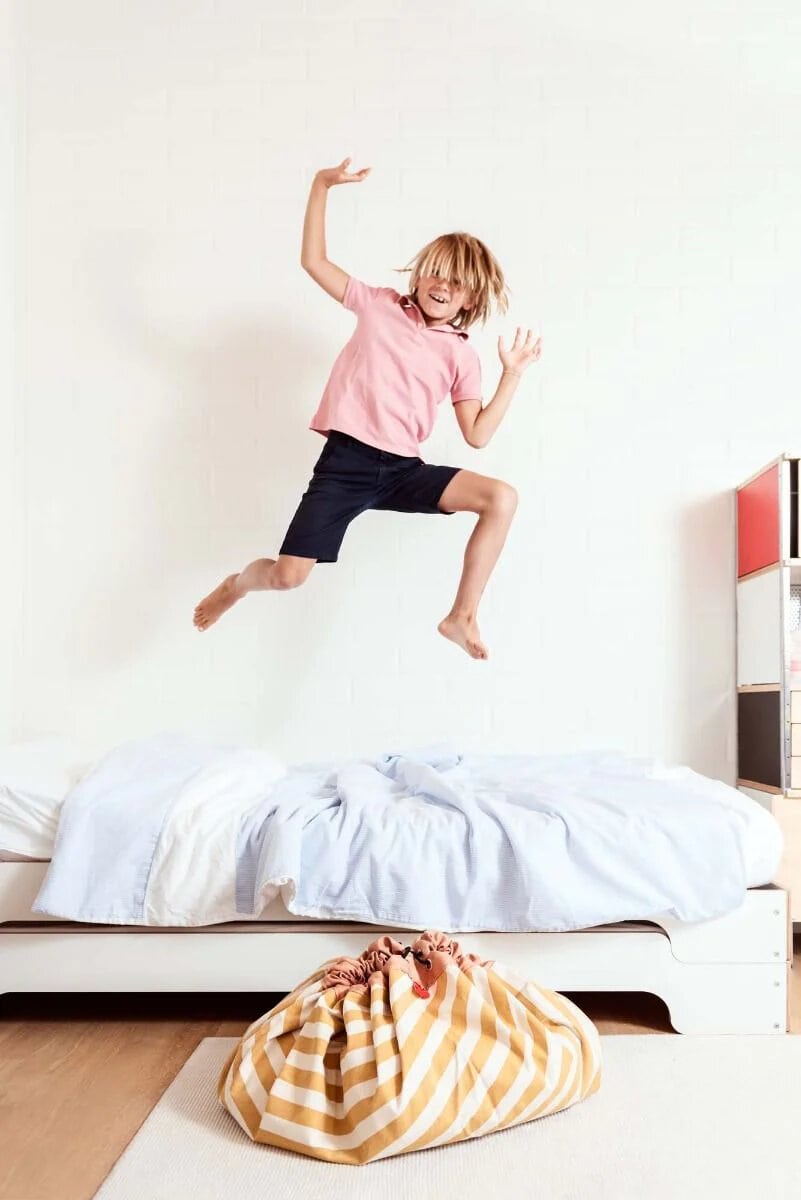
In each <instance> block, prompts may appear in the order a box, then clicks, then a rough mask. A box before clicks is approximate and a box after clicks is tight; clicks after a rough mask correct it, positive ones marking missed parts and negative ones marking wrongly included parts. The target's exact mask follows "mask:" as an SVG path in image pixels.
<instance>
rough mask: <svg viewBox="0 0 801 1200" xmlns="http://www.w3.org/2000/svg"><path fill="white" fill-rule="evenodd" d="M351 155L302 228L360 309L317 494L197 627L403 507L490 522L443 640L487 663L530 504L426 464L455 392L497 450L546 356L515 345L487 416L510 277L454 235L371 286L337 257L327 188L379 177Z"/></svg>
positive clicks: (324, 558) (228, 582)
mask: <svg viewBox="0 0 801 1200" xmlns="http://www.w3.org/2000/svg"><path fill="white" fill-rule="evenodd" d="M349 162H350V159H349V158H346V159H344V161H343V162H341V163H340V164H339V166H338V167H330V168H326V169H323V170H320V171H318V172H317V174H316V175H315V177H314V181H313V183H312V187H311V193H310V195H309V201H308V205H307V208H306V216H305V221H304V226H303V245H302V250H301V265H302V266H303V268H304V270H306V271H308V273H309V275H311V277H312V279H314V280H315V282H317V283H319V285H320V287H322V288H324V289H325V291H326V292H328V294H329V295H330V296H333V298H334V299H335V300H337V301H339V302H340V303H341V304H343V305H344V306H345V307H346V308H349V309H351V311H352V312H354V313H356V315H357V317H358V322H357V326H356V330H355V332H354V334H353V336H352V337H351V339H350V341H349V342H348V343H347V345H346V346H345V347H344V349H343V350H342V351H341V353H340V355H339V357H338V358H337V360H336V362H335V363H334V366H333V368H332V371H331V375H330V377H329V380H328V383H327V385H326V388H325V391H324V393H323V396H322V399H321V401H320V405H319V407H318V409H317V412H316V413H315V415H314V417H313V418H312V421H311V425H310V428H311V429H314V430H316V431H317V432H318V433H321V434H322V435H323V436H324V437H325V438H326V445H325V447H324V448H323V451H322V453H321V455H320V457H319V459H318V460H317V463H316V464H315V467H314V473H313V475H312V478H311V480H310V482H309V487H308V489H307V490H306V492H305V493H304V495H303V498H302V499H301V502H300V505H299V506H298V509H297V512H296V513H295V516H294V517H293V518H292V522H291V524H290V526H289V529H288V530H287V534H286V537H285V538H284V541H283V544H282V545H281V549H280V550H279V554H278V558H277V559H273V558H260V559H257V560H256V561H255V562H252V563H250V565H249V566H247V567H245V569H244V570H243V571H240V572H239V574H234V575H229V576H228V577H227V578H226V579H224V580H223V582H222V583H221V584H220V585H219V587H217V588H215V589H214V591H213V592H211V593H210V594H209V595H208V596H206V598H205V599H204V600H202V601H201V602H200V604H198V606H197V607H196V609H195V614H194V624H195V625H196V627H197V628H198V629H200V630H203V629H207V628H208V627H209V625H211V624H213V623H214V621H216V620H217V619H218V617H220V616H221V615H222V614H223V613H224V612H226V610H227V609H229V608H230V607H231V606H232V605H233V604H235V603H236V601H237V600H241V598H242V597H243V596H245V595H247V593H248V592H251V591H284V590H286V589H288V588H294V587H298V586H299V585H300V584H302V583H304V582H305V580H306V579H308V577H309V574H310V572H311V570H312V567H313V566H314V565H315V563H317V562H336V560H337V556H338V553H339V547H340V545H341V543H342V538H343V536H344V534H345V530H346V529H347V526H348V525H349V523H350V522H351V521H352V520H353V518H354V517H355V516H357V515H358V514H359V513H360V512H364V511H365V510H366V509H368V508H373V509H383V510H390V511H394V512H425V513H448V514H450V513H454V512H474V513H476V514H477V515H478V521H477V522H476V525H475V528H474V530H473V533H472V534H471V536H470V540H469V541H468V543H467V547H466V549H465V555H464V565H463V570H462V576H461V580H460V582H459V588H458V590H457V593H456V598H455V600H454V602H453V606H452V607H451V610H450V612H449V613H448V615H447V616H446V617H445V618H444V619H443V620H442V621H440V623H439V625H438V626H437V628H438V630H439V632H440V633H441V634H442V635H443V636H444V637H446V638H449V639H450V640H451V641H452V642H455V643H456V644H457V645H458V646H461V647H462V649H463V650H466V651H467V653H468V654H469V655H470V656H471V657H472V658H476V659H486V658H487V656H488V655H487V649H486V647H485V645H484V643H483V642H482V640H481V636H480V634H479V630H478V623H477V616H476V614H477V610H478V603H479V600H480V599H481V596H482V594H483V591H484V588H485V586H486V583H487V580H488V579H489V576H490V573H491V572H492V569H493V567H494V566H495V563H496V561H497V559H498V555H499V554H500V552H501V549H502V547H503V544H504V541H505V540H506V535H507V533H508V530H509V526H510V524H511V522H512V517H513V516H514V512H515V509H516V507H517V493H516V492H515V490H514V488H512V487H510V486H509V484H507V483H503V482H502V481H501V480H499V479H490V478H488V477H487V476H484V475H477V474H475V472H473V471H464V470H460V469H459V468H458V467H444V466H431V465H429V464H427V463H424V462H423V461H422V459H421V458H420V457H419V455H418V449H419V444H420V442H422V441H424V440H425V439H426V438H427V437H428V435H429V434H430V433H431V430H432V428H433V425H434V420H435V417H436V412H437V406H438V404H439V403H440V402H441V401H442V400H443V399H444V397H445V396H446V395H447V394H448V393H449V392H450V395H451V400H452V402H453V405H454V409H455V412H456V419H457V421H458V423H459V428H460V429H461V431H462V435H463V437H464V439H465V441H466V442H467V443H468V445H470V446H473V447H476V448H478V447H481V446H486V444H487V442H488V441H489V440H490V438H491V437H492V435H493V434H494V432H495V430H496V429H497V428H498V426H499V424H500V423H501V421H502V419H503V417H504V415H505V414H506V410H507V408H508V407H509V402H510V400H511V398H512V396H513V395H514V392H515V389H516V388H517V385H518V382H519V380H520V377H521V375H522V374H523V371H525V369H526V368H527V367H528V366H529V364H530V363H532V362H534V361H535V360H537V359H538V358H539V356H540V347H541V339H540V338H537V339H536V341H535V340H534V336H533V334H532V332H531V330H530V329H529V330H527V331H526V337H525V339H523V338H522V336H521V329H520V327H518V329H517V333H516V335H515V340H514V343H513V344H512V346H511V348H510V349H508V350H507V349H506V347H505V346H504V344H503V338H502V337H499V338H498V354H499V356H500V359H501V364H502V366H503V370H502V372H501V378H500V381H499V383H498V387H497V389H496V391H495V395H494V396H493V398H492V399H491V400H490V401H489V403H488V404H486V405H484V406H483V407H482V402H481V371H480V366H479V361H478V356H477V355H476V352H475V350H473V348H472V347H471V346H468V344H467V339H468V334H467V327H468V326H469V325H471V324H473V322H474V321H476V320H479V319H480V320H481V321H482V323H485V322H486V319H487V316H488V315H489V313H490V311H491V305H492V302H493V301H494V302H495V303H496V304H497V306H498V309H499V311H500V312H505V311H506V308H507V297H506V288H505V283H504V278H503V273H502V271H501V269H500V267H499V265H498V263H497V262H496V260H495V259H494V258H493V256H492V254H490V252H489V250H488V249H487V247H486V246H485V245H484V244H483V243H482V242H480V241H479V240H478V239H477V238H474V237H471V236H470V235H469V234H466V233H451V234H445V235H443V236H442V237H439V238H436V239H435V240H434V241H433V242H430V243H429V244H428V245H427V246H425V247H424V248H423V249H422V250H421V251H420V253H419V254H418V255H417V257H416V258H415V259H414V260H413V261H412V262H411V263H410V264H408V265H407V266H406V267H405V268H403V269H404V270H410V271H411V277H410V280H409V294H408V295H405V296H401V295H400V294H399V293H398V292H396V291H395V289H394V288H386V287H370V286H368V285H367V284H365V283H362V282H361V281H360V280H358V279H355V278H353V277H352V276H349V275H348V274H347V272H345V271H343V270H342V269H341V268H340V267H337V266H335V264H334V263H332V262H330V261H329V259H328V258H327V256H326V246H325V205H326V196H327V193H328V189H329V188H330V187H334V186H335V185H337V184H341V183H360V182H362V181H363V180H364V179H365V178H366V177H367V175H368V173H369V171H370V168H369V167H365V168H364V169H363V170H361V171H356V172H353V173H352V174H351V173H349V172H348V170H347V166H348V163H349Z"/></svg>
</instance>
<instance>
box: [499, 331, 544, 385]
mask: <svg viewBox="0 0 801 1200" xmlns="http://www.w3.org/2000/svg"><path fill="white" fill-rule="evenodd" d="M520 330H521V326H520V325H518V327H517V333H516V334H515V340H514V342H513V343H512V346H511V348H510V349H509V350H507V349H506V347H505V346H504V344H503V337H499V338H498V354H499V355H500V358H501V362H502V363H503V369H504V371H514V372H515V373H516V374H518V375H522V374H523V372H524V371H525V369H526V367H528V366H529V365H530V364H531V363H533V362H536V361H537V359H538V358H539V356H540V348H541V346H542V338H541V337H538V338H537V340H536V341H532V339H533V337H534V334H533V333H532V332H531V330H530V329H527V330H526V340H525V341H521V340H520Z"/></svg>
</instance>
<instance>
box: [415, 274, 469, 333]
mask: <svg viewBox="0 0 801 1200" xmlns="http://www.w3.org/2000/svg"><path fill="white" fill-rule="evenodd" d="M417 304H418V306H419V308H420V309H421V311H422V313H423V316H424V317H425V319H426V324H427V325H445V324H447V322H448V321H452V320H453V318H454V317H455V316H456V314H457V313H458V312H459V310H460V309H462V308H472V305H473V301H472V298H471V296H470V293H469V292H468V291H467V289H466V288H465V287H463V286H462V283H461V280H458V279H444V278H443V277H442V276H441V275H422V276H421V277H420V281H419V283H418V284H417Z"/></svg>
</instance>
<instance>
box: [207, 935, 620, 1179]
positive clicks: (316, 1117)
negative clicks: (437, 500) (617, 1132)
mask: <svg viewBox="0 0 801 1200" xmlns="http://www.w3.org/2000/svg"><path fill="white" fill-rule="evenodd" d="M600 1082H601V1055H600V1039H599V1036H598V1031H597V1030H596V1028H595V1026H594V1025H593V1024H592V1022H591V1021H590V1020H589V1018H588V1017H587V1016H586V1015H585V1014H584V1013H583V1012H581V1010H580V1009H578V1008H577V1007H576V1006H575V1005H574V1004H572V1003H571V1002H570V1001H569V1000H566V999H565V998H564V996H560V995H559V994H558V992H552V991H548V990H546V989H544V988H538V987H537V986H536V985H535V984H533V983H529V982H528V981H527V980H525V979H523V978H522V977H521V976H519V975H517V974H516V973H515V972H514V971H512V970H510V969H509V968H508V967H504V966H501V965H500V964H499V963H494V962H481V961H480V960H479V959H478V958H476V956H475V955H472V954H464V953H463V952H462V951H461V949H460V947H459V944H458V943H457V942H453V941H451V940H450V939H449V938H448V937H446V936H445V935H444V934H442V933H430V932H427V933H423V934H421V936H420V937H419V938H418V940H417V941H416V942H415V943H414V946H407V947H405V948H404V946H403V945H402V944H401V943H400V942H397V941H395V939H394V938H391V937H386V936H385V937H382V938H379V939H378V940H377V941H375V942H373V943H372V944H371V945H370V946H368V948H367V949H366V950H365V952H364V954H362V956H361V958H345V959H337V960H331V961H330V962H328V963H325V964H324V965H323V966H322V967H321V968H320V970H319V971H317V972H315V974H314V975H312V976H311V977H310V978H309V979H307V980H305V981H304V982H303V983H301V984H300V985H299V986H298V987H297V988H295V990H294V991H293V992H292V993H291V994H290V995H289V996H287V997H286V998H285V999H284V1000H282V1001H281V1003H280V1004H278V1005H277V1006H276V1007H275V1008H273V1009H272V1010H271V1011H270V1012H268V1013H266V1014H265V1015H264V1016H263V1017H260V1018H259V1019H258V1020H257V1021H255V1022H254V1023H253V1024H252V1025H251V1026H250V1028H249V1029H248V1030H247V1031H246V1032H245V1034H244V1035H243V1037H242V1039H241V1041H240V1043H239V1045H238V1046H237V1047H236V1048H235V1049H234V1051H233V1053H232V1055H231V1056H230V1058H229V1059H228V1061H227V1062H226V1064H225V1066H224V1068H223V1070H222V1073H221V1075H220V1078H219V1082H218V1085H217V1091H218V1095H219V1099H220V1103H221V1104H223V1105H224V1107H225V1108H227V1109H228V1111H229V1112H230V1113H231V1115H232V1116H233V1117H234V1118H235V1119H236V1121H237V1122H238V1123H239V1125H241V1127H242V1128H243V1129H244V1131H245V1132H246V1133H247V1134H248V1136H249V1137H251V1138H252V1139H253V1140H254V1141H256V1142H269V1143H270V1144H271V1145H273V1146H281V1147H283V1148H285V1149H288V1150H296V1151H299V1152H300V1153H301V1154H309V1155H312V1156H313V1157H315V1158H322V1159H326V1160H327V1161H329V1162H338V1163H352V1164H356V1163H366V1162H371V1161H372V1160H373V1159H377V1158H387V1157H388V1156H390V1155H392V1154H404V1153H406V1152H408V1151H410V1150H422V1149H425V1148H427V1147H429V1146H440V1145H443V1144H444V1143H446V1142H457V1141H461V1140H462V1139H464V1138H471V1137H481V1136H482V1135H483V1134H485V1133H492V1132H493V1131H494V1130H497V1129H505V1128H506V1127H507V1126H509V1125H518V1124H520V1123H522V1122H523V1121H533V1120H535V1119H536V1118H537V1117H544V1116H547V1115H548V1114H549V1113H554V1112H558V1111H559V1110H560V1109H563V1108H568V1107H569V1106H570V1105H571V1104H575V1103H577V1102H578V1101H579V1100H583V1099H584V1098H585V1097H586V1096H589V1095H591V1094H592V1093H593V1092H595V1091H597V1089H598V1087H599V1086H600Z"/></svg>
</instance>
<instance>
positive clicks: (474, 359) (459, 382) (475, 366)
mask: <svg viewBox="0 0 801 1200" xmlns="http://www.w3.org/2000/svg"><path fill="white" fill-rule="evenodd" d="M480 399H481V363H480V362H479V358H478V355H477V354H476V352H475V350H474V349H473V347H472V346H465V347H464V351H463V353H462V355H461V356H460V359H459V363H458V366H457V368H456V376H455V378H454V381H453V384H452V385H451V400H452V402H453V403H454V404H458V403H459V401H460V400H480Z"/></svg>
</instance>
